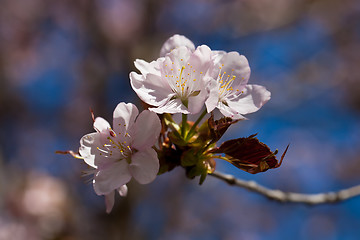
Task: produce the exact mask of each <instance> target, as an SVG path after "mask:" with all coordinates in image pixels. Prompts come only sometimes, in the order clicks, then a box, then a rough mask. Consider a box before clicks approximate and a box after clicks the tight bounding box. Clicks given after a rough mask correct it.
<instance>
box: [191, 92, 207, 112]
mask: <svg viewBox="0 0 360 240" xmlns="http://www.w3.org/2000/svg"><path fill="white" fill-rule="evenodd" d="M207 96H208V93H207V91H206V90H205V89H203V90H200V92H199V94H198V95H197V96H190V97H189V99H188V109H189V112H190V114H197V113H198V112H200V110H201V109H202V107H203V106H204V103H205V100H206V98H207Z"/></svg>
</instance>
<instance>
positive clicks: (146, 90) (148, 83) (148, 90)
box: [130, 72, 173, 106]
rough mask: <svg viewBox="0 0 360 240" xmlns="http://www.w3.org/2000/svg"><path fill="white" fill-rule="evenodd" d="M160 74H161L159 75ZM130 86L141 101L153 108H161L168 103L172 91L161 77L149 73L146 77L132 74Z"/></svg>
mask: <svg viewBox="0 0 360 240" xmlns="http://www.w3.org/2000/svg"><path fill="white" fill-rule="evenodd" d="M159 74H160V73H159ZM130 84H131V87H132V88H133V90H134V91H135V92H136V94H137V95H138V96H139V98H140V99H141V100H143V101H144V102H146V103H147V104H149V105H151V106H160V105H162V104H164V103H165V101H167V99H168V98H169V95H170V94H172V93H173V92H172V90H171V88H170V86H169V84H168V83H167V82H166V81H163V80H162V78H161V77H160V75H155V74H152V73H149V74H147V75H146V77H145V76H143V75H139V74H137V73H135V72H131V73H130Z"/></svg>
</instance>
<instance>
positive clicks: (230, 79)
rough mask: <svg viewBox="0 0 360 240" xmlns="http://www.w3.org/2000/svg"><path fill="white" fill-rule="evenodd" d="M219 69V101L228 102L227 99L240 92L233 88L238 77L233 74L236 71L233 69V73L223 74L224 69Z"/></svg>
mask: <svg viewBox="0 0 360 240" xmlns="http://www.w3.org/2000/svg"><path fill="white" fill-rule="evenodd" d="M223 66H224V64H222V66H221V67H219V75H218V78H217V82H218V88H219V101H220V102H226V101H225V99H226V98H228V97H230V96H232V95H234V94H238V93H240V94H241V93H242V92H240V90H239V89H235V90H234V88H233V87H232V85H233V83H234V82H235V79H236V76H235V75H234V74H233V72H234V69H231V73H230V74H229V73H227V72H225V71H224V72H221V69H222V67H223Z"/></svg>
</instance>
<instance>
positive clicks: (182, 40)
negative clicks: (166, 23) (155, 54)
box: [160, 34, 195, 57]
mask: <svg viewBox="0 0 360 240" xmlns="http://www.w3.org/2000/svg"><path fill="white" fill-rule="evenodd" d="M180 46H185V47H187V48H188V49H190V50H191V51H194V50H195V45H194V43H193V42H192V41H190V40H189V39H188V38H186V37H185V36H182V35H178V34H175V35H174V36H172V37H170V38H169V39H168V40H167V41H166V42H165V43H164V44H163V46H162V47H161V50H160V57H164V56H165V55H166V54H167V53H169V52H171V50H173V49H175V48H178V47H180Z"/></svg>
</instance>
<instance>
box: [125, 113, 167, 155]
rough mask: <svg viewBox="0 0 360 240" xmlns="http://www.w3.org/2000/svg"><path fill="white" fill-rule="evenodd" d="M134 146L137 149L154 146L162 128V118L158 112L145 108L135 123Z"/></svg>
mask: <svg viewBox="0 0 360 240" xmlns="http://www.w3.org/2000/svg"><path fill="white" fill-rule="evenodd" d="M133 127H134V131H133V136H132V137H133V142H132V144H131V145H132V147H134V148H135V149H137V150H142V149H144V148H149V147H152V146H154V144H155V143H156V140H157V139H158V137H159V134H160V130H161V123H160V119H159V117H158V116H157V114H156V113H153V112H150V111H149V110H144V111H143V112H141V113H140V115H139V116H138V118H137V119H136V122H135V124H134V126H133Z"/></svg>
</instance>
